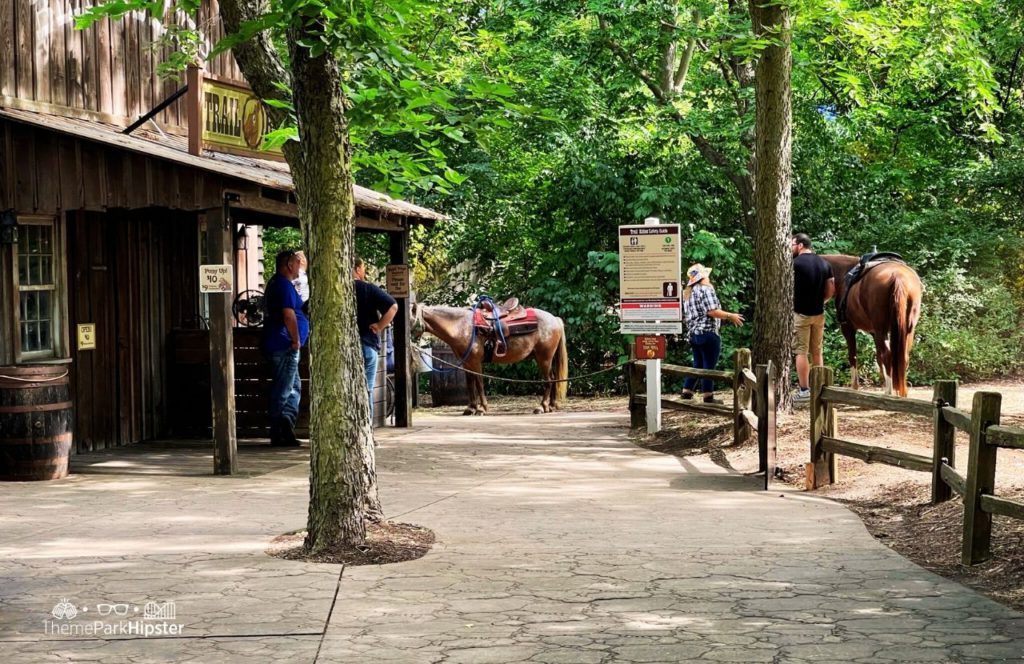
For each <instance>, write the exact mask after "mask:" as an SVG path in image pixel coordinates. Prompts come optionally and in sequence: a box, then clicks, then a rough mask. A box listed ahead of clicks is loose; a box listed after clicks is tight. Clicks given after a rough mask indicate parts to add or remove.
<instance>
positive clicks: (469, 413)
mask: <svg viewBox="0 0 1024 664" xmlns="http://www.w3.org/2000/svg"><path fill="white" fill-rule="evenodd" d="M475 412H476V411H474V410H473V409H472V408H467V409H466V410H464V411H462V414H463V415H472V414H473V413H475Z"/></svg>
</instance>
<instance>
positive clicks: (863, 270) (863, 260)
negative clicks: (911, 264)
mask: <svg viewBox="0 0 1024 664" xmlns="http://www.w3.org/2000/svg"><path fill="white" fill-rule="evenodd" d="M882 263H903V264H904V265H906V261H905V260H903V256H900V255H899V254H897V253H894V252H891V251H869V252H868V253H866V254H864V255H863V256H861V257H860V261H859V262H858V263H857V264H856V265H854V266H853V267H852V268H851V269H850V271H849V272H847V273H846V280H845V284H846V290H844V291H843V296H842V297H841V298H839V300H837V301H836V314H838V317H839V322H840V323H845V322H846V298H848V297H849V296H850V290H851V289H852V288H853V287H854V285H855V284H856V283H857V282H858V281H860V280H861V278H863V277H864V275H865V274H867V273H868V270H870V269H871V268H873V267H875V266H877V265H881V264H882Z"/></svg>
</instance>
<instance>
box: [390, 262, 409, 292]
mask: <svg viewBox="0 0 1024 664" xmlns="http://www.w3.org/2000/svg"><path fill="white" fill-rule="evenodd" d="M386 283H387V287H388V294H389V295H391V297H409V266H408V265H388V267H387V282H386Z"/></svg>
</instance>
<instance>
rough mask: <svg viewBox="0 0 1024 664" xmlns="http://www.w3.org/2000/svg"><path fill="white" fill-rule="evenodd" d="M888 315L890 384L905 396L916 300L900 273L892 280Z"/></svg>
mask: <svg viewBox="0 0 1024 664" xmlns="http://www.w3.org/2000/svg"><path fill="white" fill-rule="evenodd" d="M890 307H891V310H890V312H889V313H890V316H889V321H890V322H889V353H890V355H891V356H892V385H893V389H894V390H895V391H896V394H898V395H900V396H901V397H905V396H907V365H908V364H909V363H910V347H911V346H912V345H913V343H914V340H913V338H912V335H913V334H914V325H915V323H916V322H917V321H916V320H914V319H915V317H916V310H917V302H915V296H914V294H913V293H911V292H910V289H908V288H907V285H906V283H904V279H903V277H902V276H901V275H897V276H896V277H895V278H894V279H893V282H892V300H891V302H890Z"/></svg>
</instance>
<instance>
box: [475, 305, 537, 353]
mask: <svg viewBox="0 0 1024 664" xmlns="http://www.w3.org/2000/svg"><path fill="white" fill-rule="evenodd" d="M473 327H474V328H476V335H477V336H478V337H480V338H481V339H483V343H484V361H485V362H490V361H491V360H492V359H494V358H495V357H502V356H503V355H505V354H506V353H507V352H508V339H509V338H511V337H517V336H520V335H524V334H531V333H533V332H536V331H537V327H538V323H537V314H536V312H535V311H534V310H533V309H531V308H528V307H524V306H522V305H520V304H519V298H515V297H510V298H508V299H507V300H505V301H504V302H502V303H500V304H499V303H497V302H495V301H494V300H492V299H490V298H489V297H481V298H480V301H479V302H478V304H477V306H476V307H475V308H474V309H473Z"/></svg>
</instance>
